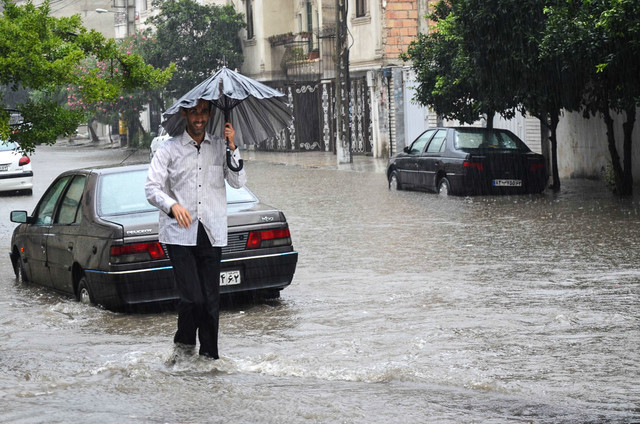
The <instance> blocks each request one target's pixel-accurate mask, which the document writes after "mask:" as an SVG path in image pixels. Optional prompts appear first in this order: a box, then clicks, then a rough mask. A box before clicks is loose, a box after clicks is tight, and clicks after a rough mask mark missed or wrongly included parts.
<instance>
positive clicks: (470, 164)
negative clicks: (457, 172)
mask: <svg viewBox="0 0 640 424" xmlns="http://www.w3.org/2000/svg"><path fill="white" fill-rule="evenodd" d="M462 166H463V167H465V168H471V169H476V170H478V171H484V165H483V164H482V162H473V161H468V160H465V161H464V162H463V163H462Z"/></svg>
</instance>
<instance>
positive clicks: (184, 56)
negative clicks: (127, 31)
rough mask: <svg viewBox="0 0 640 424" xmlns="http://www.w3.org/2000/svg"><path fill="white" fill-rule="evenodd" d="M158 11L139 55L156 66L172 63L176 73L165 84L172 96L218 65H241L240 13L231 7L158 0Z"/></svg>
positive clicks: (177, 94)
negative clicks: (147, 39) (174, 65)
mask: <svg viewBox="0 0 640 424" xmlns="http://www.w3.org/2000/svg"><path fill="white" fill-rule="evenodd" d="M154 5H155V6H157V7H159V8H160V13H159V14H158V15H156V16H154V17H152V18H149V21H148V22H150V23H151V24H152V25H153V26H154V27H155V29H149V30H148V31H147V33H146V34H145V35H146V36H148V37H149V39H150V42H149V43H146V44H145V45H144V46H143V47H142V50H141V52H140V53H141V54H142V56H143V57H144V58H145V59H146V60H147V61H148V62H149V63H150V64H152V65H154V66H156V67H166V66H168V64H169V63H175V64H176V68H177V70H178V72H176V73H175V74H174V75H173V78H172V79H171V81H170V82H169V83H168V84H167V87H166V91H167V92H168V93H169V95H170V96H171V97H181V96H182V95H183V94H185V93H186V92H188V91H189V90H191V89H192V88H193V87H194V86H196V85H197V84H199V83H200V82H202V81H203V80H204V79H206V78H208V77H209V76H211V75H212V74H213V73H214V72H215V71H217V70H218V69H219V68H220V67H221V66H223V65H225V64H226V66H227V67H229V68H236V67H240V65H242V62H243V57H242V47H241V44H240V38H239V37H238V32H239V31H240V29H242V28H244V27H245V23H244V20H243V15H242V14H238V13H236V12H235V9H234V8H233V6H217V5H202V4H199V3H197V2H196V1H194V0H158V1H154Z"/></svg>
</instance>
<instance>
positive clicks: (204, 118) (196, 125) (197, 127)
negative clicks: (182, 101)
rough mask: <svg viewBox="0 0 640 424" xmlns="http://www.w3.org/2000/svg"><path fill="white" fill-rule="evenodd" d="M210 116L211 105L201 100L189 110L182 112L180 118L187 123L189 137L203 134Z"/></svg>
mask: <svg viewBox="0 0 640 424" xmlns="http://www.w3.org/2000/svg"><path fill="white" fill-rule="evenodd" d="M211 114H212V112H211V104H210V103H209V102H208V101H206V100H202V99H200V100H198V104H197V105H195V106H194V107H192V108H191V109H183V110H182V116H184V119H185V120H186V121H187V132H188V133H189V135H190V136H191V137H194V136H200V135H202V134H204V132H205V128H206V127H207V122H208V121H209V118H211Z"/></svg>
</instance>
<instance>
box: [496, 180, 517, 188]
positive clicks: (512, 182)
mask: <svg viewBox="0 0 640 424" xmlns="http://www.w3.org/2000/svg"><path fill="white" fill-rule="evenodd" d="M491 185H492V186H494V187H522V180H493V181H492V182H491Z"/></svg>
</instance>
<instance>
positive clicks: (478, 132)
mask: <svg viewBox="0 0 640 424" xmlns="http://www.w3.org/2000/svg"><path fill="white" fill-rule="evenodd" d="M455 143H456V147H457V148H458V149H501V150H521V151H525V152H526V151H528V150H529V148H528V147H527V146H526V145H525V144H524V143H523V142H522V141H521V140H520V139H519V138H518V137H516V136H515V135H514V134H513V133H511V132H510V131H507V130H500V129H493V130H489V129H486V128H458V129H457V130H456V140H455Z"/></svg>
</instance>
